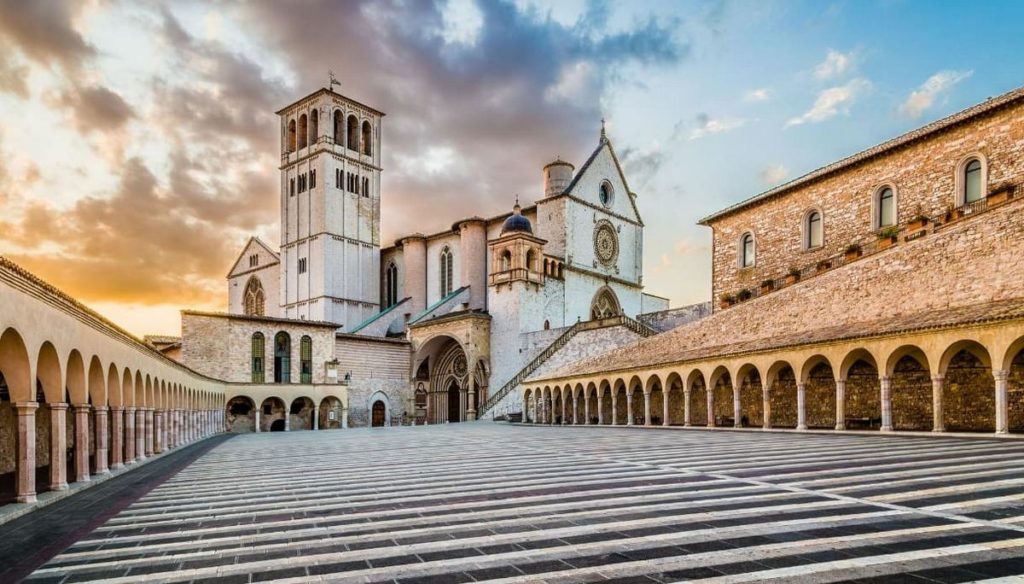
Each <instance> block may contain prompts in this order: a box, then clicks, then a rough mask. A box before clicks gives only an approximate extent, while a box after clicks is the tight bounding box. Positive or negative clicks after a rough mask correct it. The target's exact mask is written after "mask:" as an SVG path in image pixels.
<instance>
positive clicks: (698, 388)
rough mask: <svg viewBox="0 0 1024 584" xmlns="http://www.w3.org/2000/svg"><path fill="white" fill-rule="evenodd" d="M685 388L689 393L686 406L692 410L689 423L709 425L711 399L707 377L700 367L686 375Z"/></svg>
mask: <svg viewBox="0 0 1024 584" xmlns="http://www.w3.org/2000/svg"><path fill="white" fill-rule="evenodd" d="M685 388H686V390H687V391H688V393H689V399H688V401H687V402H686V408H687V410H688V411H689V412H690V419H689V425H691V426H707V425H708V405H709V404H710V401H709V399H708V382H707V377H706V376H705V375H704V372H703V371H701V370H700V369H694V370H693V371H690V373H689V374H687V376H686V386H685Z"/></svg>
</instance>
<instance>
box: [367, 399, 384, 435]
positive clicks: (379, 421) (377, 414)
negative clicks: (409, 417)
mask: <svg viewBox="0 0 1024 584" xmlns="http://www.w3.org/2000/svg"><path fill="white" fill-rule="evenodd" d="M386 413H387V408H386V407H385V406H384V402H382V401H381V400H377V401H375V402H373V407H372V408H371V417H370V426H371V427H373V428H383V427H384V415H385V414H386Z"/></svg>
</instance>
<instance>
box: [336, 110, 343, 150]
mask: <svg viewBox="0 0 1024 584" xmlns="http://www.w3.org/2000/svg"><path fill="white" fill-rule="evenodd" d="M344 136H345V115H344V114H343V113H341V110H338V109H336V110H334V143H335V144H345V139H344Z"/></svg>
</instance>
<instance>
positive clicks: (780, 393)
mask: <svg viewBox="0 0 1024 584" xmlns="http://www.w3.org/2000/svg"><path fill="white" fill-rule="evenodd" d="M797 371H798V370H797V369H796V368H794V367H793V365H792V364H791V363H789V362H788V361H776V362H775V363H773V364H772V365H771V366H770V367H769V368H768V375H767V378H768V379H769V380H770V381H769V384H768V408H767V409H768V416H767V417H768V427H769V428H796V427H797V426H798V424H799V421H800V420H799V411H798V408H797V380H798V377H797V375H798V373H797Z"/></svg>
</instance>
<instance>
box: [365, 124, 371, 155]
mask: <svg viewBox="0 0 1024 584" xmlns="http://www.w3.org/2000/svg"><path fill="white" fill-rule="evenodd" d="M372 145H373V131H372V130H371V129H370V122H363V154H365V155H367V156H370V155H371V154H373V146H372Z"/></svg>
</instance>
